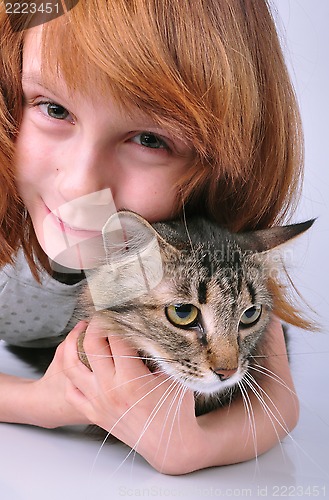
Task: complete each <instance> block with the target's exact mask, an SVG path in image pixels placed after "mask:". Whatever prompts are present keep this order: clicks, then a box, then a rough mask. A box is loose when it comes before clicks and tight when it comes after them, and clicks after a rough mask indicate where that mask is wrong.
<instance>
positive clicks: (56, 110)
mask: <svg viewBox="0 0 329 500" xmlns="http://www.w3.org/2000/svg"><path fill="white" fill-rule="evenodd" d="M36 106H38V107H39V108H40V109H41V111H42V113H43V114H45V115H46V116H49V117H50V118H54V119H55V120H68V119H69V121H71V122H73V118H72V117H71V115H70V113H69V111H67V109H65V108H64V107H63V106H61V105H60V104H56V103H55V102H38V103H37V104H36Z"/></svg>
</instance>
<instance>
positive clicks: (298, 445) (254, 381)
mask: <svg viewBox="0 0 329 500" xmlns="http://www.w3.org/2000/svg"><path fill="white" fill-rule="evenodd" d="M247 375H249V378H250V379H251V383H249V384H248V385H249V387H250V388H251V390H253V389H255V387H252V384H256V386H258V388H259V390H260V392H261V393H263V394H265V396H266V397H267V398H268V399H269V401H270V402H271V404H272V405H273V407H274V408H275V410H276V411H277V412H278V414H279V417H280V418H281V419H282V422H283V423H282V422H280V420H279V419H278V418H277V417H276V416H275V415H274V413H273V412H272V411H271V409H270V408H269V406H268V405H267V403H266V402H265V401H264V399H263V397H262V396H261V395H260V394H258V391H257V390H256V389H255V391H256V392H254V391H253V392H254V394H255V396H256V397H257V399H259V398H258V396H257V394H258V395H259V396H260V399H259V402H260V403H261V401H263V403H264V404H265V407H266V408H267V409H268V411H269V412H270V413H271V414H272V415H273V417H274V420H276V422H277V423H278V424H279V426H280V427H281V428H282V429H283V430H284V432H285V433H286V436H285V437H286V438H288V439H290V441H291V442H292V443H293V444H294V446H295V447H296V448H297V449H298V450H299V451H301V452H302V453H303V454H304V456H305V457H306V458H307V459H308V460H310V462H311V463H313V465H315V466H316V467H317V468H318V469H319V471H321V473H323V474H325V476H326V477H328V472H327V471H325V470H324V469H323V467H322V466H321V465H320V464H319V463H317V462H316V461H315V460H314V459H313V457H312V456H311V455H310V454H309V453H308V452H307V451H306V450H305V449H304V448H303V447H302V446H301V445H300V444H299V443H298V442H297V441H296V440H295V439H294V438H293V436H292V435H291V433H289V430H288V428H287V426H286V423H285V421H284V419H283V417H282V415H281V414H280V412H279V411H278V409H277V407H276V405H274V403H273V401H272V400H271V398H270V397H269V395H268V394H267V393H266V391H264V389H263V388H262V387H261V386H260V385H259V384H258V383H257V382H256V380H255V379H254V377H253V376H252V375H250V374H247ZM265 407H264V410H265V412H266V413H267V415H268V416H269V418H270V420H271V422H272V425H274V422H273V421H272V418H271V417H270V415H269V413H268V411H267V410H266V408H265ZM278 441H279V444H280V447H281V450H282V454H283V456H284V453H283V448H282V444H281V440H280V438H279V437H278Z"/></svg>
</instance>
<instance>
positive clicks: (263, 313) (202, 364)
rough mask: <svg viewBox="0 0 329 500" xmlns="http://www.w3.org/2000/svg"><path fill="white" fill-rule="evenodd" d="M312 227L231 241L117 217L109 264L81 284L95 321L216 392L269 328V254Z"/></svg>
mask: <svg viewBox="0 0 329 500" xmlns="http://www.w3.org/2000/svg"><path fill="white" fill-rule="evenodd" d="M312 223H313V221H308V222H305V223H301V224H293V225H289V226H284V227H274V228H271V229H266V230H260V231H253V232H248V233H243V234H231V233H229V232H228V231H226V230H223V229H221V228H220V227H219V226H218V225H216V224H214V223H212V222H209V221H207V220H205V219H203V218H199V217H195V218H191V219H189V220H188V221H187V224H186V223H185V222H182V221H172V222H165V223H156V224H153V225H151V224H149V223H148V222H147V221H145V220H144V219H143V218H142V217H140V216H139V215H137V214H134V213H132V212H127V211H122V212H118V213H117V214H115V215H114V216H113V217H112V218H111V219H110V220H109V221H108V224H107V225H106V227H105V228H104V231H103V232H104V243H105V246H106V249H107V263H106V264H104V265H103V266H101V267H100V268H99V269H98V270H97V271H95V272H93V273H92V275H91V276H90V277H89V279H88V281H89V286H90V290H91V296H92V299H93V302H94V305H95V307H96V309H97V310H98V313H97V314H99V315H100V316H102V317H103V318H105V319H107V320H108V324H109V330H110V331H111V333H115V334H121V335H124V336H125V337H126V338H127V339H129V341H130V342H131V343H132V345H133V346H134V347H135V348H136V349H137V350H138V351H139V352H140V353H142V355H143V356H146V357H148V358H151V359H152V360H154V361H153V362H152V363H153V365H156V366H157V367H159V368H160V369H161V370H163V371H164V372H166V373H167V374H168V375H170V376H172V377H173V378H175V379H177V380H179V381H180V382H182V383H183V384H185V385H186V386H188V387H189V388H191V389H193V390H194V391H196V392H200V393H202V394H213V393H219V392H222V391H224V390H225V389H226V388H228V387H231V386H233V385H235V384H236V383H237V382H239V381H240V380H241V379H242V378H243V376H244V374H245V372H246V370H247V369H248V363H249V359H250V356H251V355H252V354H254V353H255V350H256V348H257V345H258V344H259V341H260V339H261V338H262V336H263V333H264V332H265V330H266V327H267V325H268V323H269V320H270V314H271V310H272V297H271V293H270V291H269V290H268V286H267V285H268V279H269V276H270V274H271V272H272V270H273V261H272V259H270V258H269V254H270V253H271V252H272V250H273V249H275V248H277V247H278V246H280V245H282V244H284V243H286V242H287V241H288V240H290V239H292V238H294V237H295V236H297V235H299V234H301V233H302V232H304V231H306V230H307V229H308V228H309V227H310V226H311V225H312ZM113 329H114V330H115V331H113ZM152 363H151V364H152Z"/></svg>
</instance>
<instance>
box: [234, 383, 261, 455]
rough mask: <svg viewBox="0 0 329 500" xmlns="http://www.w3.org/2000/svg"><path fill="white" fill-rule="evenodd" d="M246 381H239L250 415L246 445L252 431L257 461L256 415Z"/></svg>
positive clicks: (248, 414)
mask: <svg viewBox="0 0 329 500" xmlns="http://www.w3.org/2000/svg"><path fill="white" fill-rule="evenodd" d="M244 382H245V381H244V380H242V381H241V382H238V386H239V389H240V391H241V394H242V398H243V403H244V406H245V409H246V411H247V416H248V420H249V430H248V435H247V438H246V442H245V446H246V445H247V441H248V438H249V433H250V432H251V435H252V442H253V446H254V451H255V459H256V462H257V458H258V452H257V432H256V422H255V415H254V411H253V407H252V404H251V400H250V397H249V394H248V391H247V389H246V388H245V386H244Z"/></svg>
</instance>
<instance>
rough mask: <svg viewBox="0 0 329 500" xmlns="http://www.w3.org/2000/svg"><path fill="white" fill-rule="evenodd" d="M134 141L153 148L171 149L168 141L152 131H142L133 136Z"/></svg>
mask: <svg viewBox="0 0 329 500" xmlns="http://www.w3.org/2000/svg"><path fill="white" fill-rule="evenodd" d="M131 140H132V142H135V143H136V144H140V145H141V146H144V147H146V148H151V149H169V148H168V145H167V143H166V142H165V141H164V140H163V139H161V138H160V137H159V136H157V135H156V134H153V133H152V132H142V133H141V134H138V135H135V136H134V137H132V139H131Z"/></svg>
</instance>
